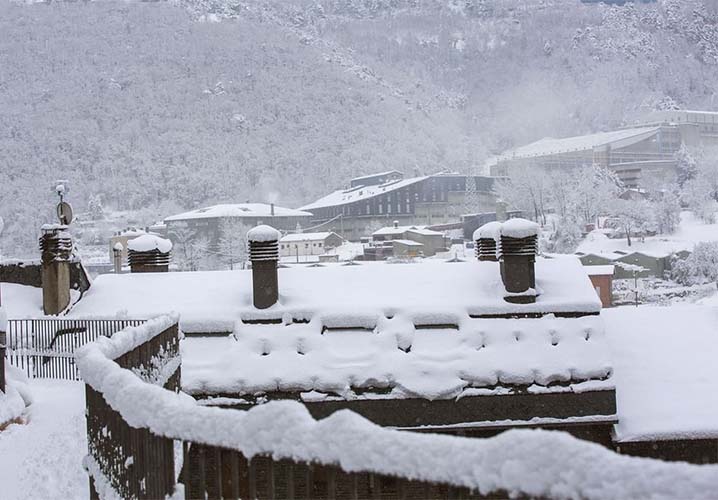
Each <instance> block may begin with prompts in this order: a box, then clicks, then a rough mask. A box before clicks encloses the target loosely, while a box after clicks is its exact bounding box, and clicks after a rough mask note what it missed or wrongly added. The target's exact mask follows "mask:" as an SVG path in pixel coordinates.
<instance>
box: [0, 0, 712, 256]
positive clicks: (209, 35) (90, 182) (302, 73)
mask: <svg viewBox="0 0 718 500" xmlns="http://www.w3.org/2000/svg"><path fill="white" fill-rule="evenodd" d="M714 4H715V2H713V1H706V2H704V1H700V0H661V1H658V2H655V3H649V4H635V5H634V4H630V3H629V4H626V5H624V6H612V7H609V6H605V5H598V4H591V5H588V4H583V3H580V2H579V1H578V0H545V1H537V0H530V1H524V0H383V1H382V0H312V1H309V0H307V1H299V0H293V1H284V0H275V1H268V0H265V1H259V0H257V1H253V0H247V1H224V0H216V1H197V2H194V1H186V0H183V1H179V2H177V3H171V4H170V3H127V2H89V3H65V2H53V3H49V4H44V3H43V4H31V5H26V4H20V3H12V2H8V1H7V0H0V110H1V111H0V216H2V217H4V218H5V220H6V225H7V228H6V237H5V238H3V239H4V241H3V249H4V252H5V253H6V254H7V253H9V254H13V253H20V252H22V251H23V249H27V248H34V245H35V244H36V243H35V236H36V235H35V234H29V233H28V231H27V228H28V227H39V224H41V223H42V222H46V221H49V220H51V218H52V215H51V209H52V204H53V202H54V199H53V197H52V194H51V192H50V188H51V187H52V182H53V181H54V180H55V179H58V178H65V179H68V180H69V181H70V185H71V188H72V191H71V194H70V198H71V199H72V201H73V202H74V203H75V204H76V205H79V207H78V208H79V210H80V211H83V210H85V207H86V205H87V203H88V201H89V199H90V197H91V196H92V197H97V196H99V197H100V199H101V200H102V203H103V204H104V206H105V207H106V208H113V209H117V210H143V211H145V213H146V214H147V217H154V216H166V215H169V214H170V213H171V212H172V211H174V210H179V209H185V208H187V209H188V208H193V207H196V206H198V205H201V204H208V203H213V202H220V201H245V200H248V199H249V200H253V201H266V200H270V199H271V200H272V201H276V202H278V203H280V204H283V205H287V206H295V205H299V204H301V203H305V202H308V201H311V200H312V199H314V198H316V197H318V196H320V195H322V194H324V193H326V192H327V191H328V190H329V189H332V188H335V187H337V186H339V185H341V184H342V183H343V182H344V181H345V180H346V179H347V178H348V177H350V176H354V175H359V174H365V173H369V172H374V171H379V170H383V169H388V168H395V169H398V170H402V171H404V172H406V173H407V174H413V173H414V172H422V173H427V172H436V171H440V170H456V171H462V172H468V171H477V172H478V171H479V170H480V169H481V166H482V164H483V162H484V161H485V159H486V158H487V157H488V156H489V155H491V154H492V153H497V152H500V151H501V150H504V149H506V148H509V147H512V146H514V145H520V144H523V143H526V142H529V141H533V140H536V139H539V138H541V137H544V136H547V135H552V136H561V135H570V134H579V133H585V132H591V131H597V130H605V129H609V128H612V127H617V126H620V125H624V124H627V123H630V122H631V121H632V120H634V119H635V118H636V117H638V116H640V115H641V114H643V113H645V112H648V111H650V110H652V109H661V108H675V107H678V108H700V109H708V110H716V109H718V98H717V97H716V96H717V94H718V13H717V12H716V8H715V5H714Z"/></svg>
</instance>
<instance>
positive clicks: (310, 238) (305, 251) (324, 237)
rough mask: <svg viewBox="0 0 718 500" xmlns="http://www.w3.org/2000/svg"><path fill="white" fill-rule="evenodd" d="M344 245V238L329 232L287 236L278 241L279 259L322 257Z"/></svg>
mask: <svg viewBox="0 0 718 500" xmlns="http://www.w3.org/2000/svg"><path fill="white" fill-rule="evenodd" d="M342 243H344V238H342V237H341V236H339V235H338V234H337V233H333V232H331V231H325V232H319V233H293V234H287V235H285V236H283V237H282V239H280V240H279V255H280V257H300V256H301V257H306V256H314V255H322V254H325V253H327V252H328V251H330V250H333V249H335V248H337V247H338V246H340V245H341V244H342Z"/></svg>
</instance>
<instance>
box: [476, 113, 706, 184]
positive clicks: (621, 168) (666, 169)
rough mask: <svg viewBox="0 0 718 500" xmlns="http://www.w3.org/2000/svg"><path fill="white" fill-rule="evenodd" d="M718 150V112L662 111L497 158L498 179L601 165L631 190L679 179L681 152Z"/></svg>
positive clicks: (494, 171) (494, 162)
mask: <svg viewBox="0 0 718 500" xmlns="http://www.w3.org/2000/svg"><path fill="white" fill-rule="evenodd" d="M683 144H685V145H686V146H687V147H689V148H697V147H715V146H718V112H711V111H660V112H655V113H651V114H649V115H646V116H644V117H642V118H641V119H640V120H639V121H638V122H637V123H636V125H635V126H633V127H629V128H624V129H620V130H614V131H610V132H601V133H596V134H589V135H582V136H575V137H566V138H561V139H554V138H544V139H541V140H539V141H536V142H533V143H531V144H528V145H526V146H521V147H518V148H515V149H513V150H510V151H507V152H505V153H504V154H502V155H500V156H498V157H496V158H494V159H492V160H491V162H490V163H489V170H490V172H491V174H492V175H502V176H506V175H510V173H511V170H512V169H516V168H520V167H541V168H548V169H551V168H570V167H583V166H590V165H600V166H602V167H605V168H609V169H610V170H612V171H614V172H615V173H616V174H617V175H618V177H619V178H620V179H621V180H622V181H623V182H624V184H625V185H626V186H627V187H629V188H635V187H639V186H641V179H642V178H644V177H646V176H651V177H663V176H668V175H673V174H674V173H675V169H676V165H677V162H676V152H677V151H678V150H679V149H680V148H681V146H682V145H683Z"/></svg>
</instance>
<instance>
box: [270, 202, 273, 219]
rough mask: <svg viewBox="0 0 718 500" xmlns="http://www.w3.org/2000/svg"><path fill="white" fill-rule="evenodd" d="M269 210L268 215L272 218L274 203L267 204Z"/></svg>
mask: <svg viewBox="0 0 718 500" xmlns="http://www.w3.org/2000/svg"><path fill="white" fill-rule="evenodd" d="M269 210H270V212H269V213H270V214H272V217H274V203H270V204H269Z"/></svg>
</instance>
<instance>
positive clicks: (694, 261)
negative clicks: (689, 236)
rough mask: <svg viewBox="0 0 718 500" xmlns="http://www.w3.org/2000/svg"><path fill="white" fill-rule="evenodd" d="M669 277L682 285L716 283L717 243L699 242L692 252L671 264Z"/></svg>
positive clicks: (717, 273) (717, 275) (717, 271)
mask: <svg viewBox="0 0 718 500" xmlns="http://www.w3.org/2000/svg"><path fill="white" fill-rule="evenodd" d="M671 277H672V278H673V279H674V280H675V281H677V282H679V283H681V284H683V285H695V284H702V283H710V282H716V281H718V242H716V241H710V242H705V241H703V242H700V243H697V244H696V246H695V247H694V248H693V252H691V254H690V255H689V256H688V257H686V258H685V259H682V260H677V261H675V262H674V263H673V268H672V270H671Z"/></svg>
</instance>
